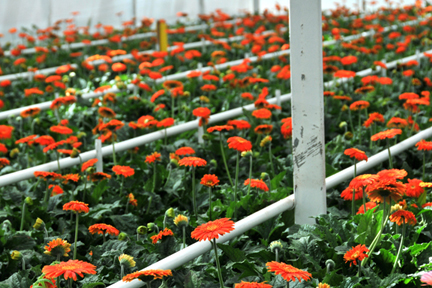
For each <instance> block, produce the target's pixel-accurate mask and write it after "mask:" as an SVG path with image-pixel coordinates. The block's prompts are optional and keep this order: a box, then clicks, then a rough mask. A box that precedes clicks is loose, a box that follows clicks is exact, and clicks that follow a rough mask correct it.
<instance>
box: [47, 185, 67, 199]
mask: <svg viewBox="0 0 432 288" xmlns="http://www.w3.org/2000/svg"><path fill="white" fill-rule="evenodd" d="M51 188H52V191H51V195H50V196H51V197H52V196H55V195H61V194H63V193H64V191H63V189H62V188H61V187H60V186H59V185H52V184H51V185H49V186H48V189H51Z"/></svg>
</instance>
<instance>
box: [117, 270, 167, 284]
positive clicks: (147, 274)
mask: <svg viewBox="0 0 432 288" xmlns="http://www.w3.org/2000/svg"><path fill="white" fill-rule="evenodd" d="M166 276H172V272H171V270H161V269H154V270H145V271H137V272H134V273H131V274H127V275H126V276H124V277H123V279H122V281H123V282H131V281H133V280H135V279H138V280H141V281H144V282H149V281H151V280H154V279H162V278H163V277H166Z"/></svg>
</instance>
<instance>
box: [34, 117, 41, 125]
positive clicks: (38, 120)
mask: <svg viewBox="0 0 432 288" xmlns="http://www.w3.org/2000/svg"><path fill="white" fill-rule="evenodd" d="M40 121H41V120H40V118H35V119H33V122H34V123H36V124H39V123H40Z"/></svg>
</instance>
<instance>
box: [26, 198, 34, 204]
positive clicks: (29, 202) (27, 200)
mask: <svg viewBox="0 0 432 288" xmlns="http://www.w3.org/2000/svg"><path fill="white" fill-rule="evenodd" d="M24 202H25V203H26V204H27V205H33V199H32V198H30V197H26V198H25V199H24Z"/></svg>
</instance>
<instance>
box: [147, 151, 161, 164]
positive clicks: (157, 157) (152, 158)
mask: <svg viewBox="0 0 432 288" xmlns="http://www.w3.org/2000/svg"><path fill="white" fill-rule="evenodd" d="M160 159H161V154H160V153H158V152H153V153H152V154H150V155H147V156H146V160H145V163H147V164H151V163H153V162H155V161H160Z"/></svg>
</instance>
